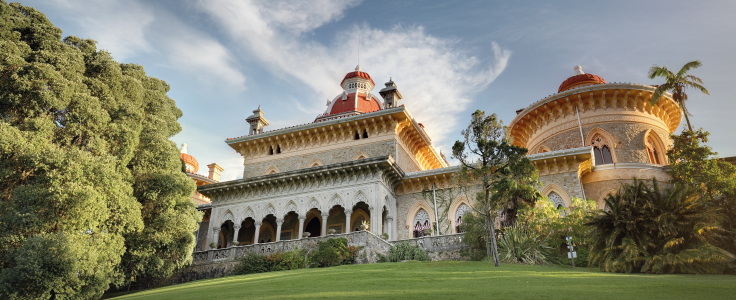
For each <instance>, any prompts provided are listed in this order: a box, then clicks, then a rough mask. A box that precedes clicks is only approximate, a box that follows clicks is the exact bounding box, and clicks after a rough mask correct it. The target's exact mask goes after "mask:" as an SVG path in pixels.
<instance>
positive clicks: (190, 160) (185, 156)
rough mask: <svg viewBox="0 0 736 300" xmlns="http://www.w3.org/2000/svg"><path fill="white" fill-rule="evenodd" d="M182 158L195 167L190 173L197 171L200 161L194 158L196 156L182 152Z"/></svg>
mask: <svg viewBox="0 0 736 300" xmlns="http://www.w3.org/2000/svg"><path fill="white" fill-rule="evenodd" d="M181 160H183V161H184V163H186V164H190V165H192V167H194V171H193V172H190V173H197V170H199V163H198V162H197V160H196V159H194V156H191V155H189V154H186V153H182V154H181Z"/></svg>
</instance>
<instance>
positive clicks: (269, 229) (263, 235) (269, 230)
mask: <svg viewBox="0 0 736 300" xmlns="http://www.w3.org/2000/svg"><path fill="white" fill-rule="evenodd" d="M259 231H260V232H259V233H258V243H269V242H275V241H276V230H274V229H273V226H271V223H269V222H263V224H261V228H260V230H259ZM269 235H270V236H269ZM269 238H270V241H268V240H269Z"/></svg>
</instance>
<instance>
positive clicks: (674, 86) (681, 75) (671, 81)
mask: <svg viewBox="0 0 736 300" xmlns="http://www.w3.org/2000/svg"><path fill="white" fill-rule="evenodd" d="M701 65H702V64H701V63H700V61H697V60H694V61H691V62H689V63H686V64H685V65H684V66H682V68H680V71H678V72H677V74H675V73H673V72H672V71H670V70H669V69H667V67H666V66H658V65H654V66H652V67H651V68H650V69H649V74H648V75H649V78H650V79H654V78H655V77H662V78H664V79H665V80H666V81H665V83H663V84H661V85H659V86H657V89H656V90H654V94H653V95H652V105H654V104H655V103H657V102H658V101H659V100H660V99H662V95H664V93H665V92H670V93H672V98H673V99H674V100H675V102H677V104H678V105H680V108H681V109H682V113H683V115H685V121H686V122H687V128H688V129H689V130H693V127H692V126H691V125H690V118H689V117H688V115H690V113H689V112H688V110H687V107H686V106H685V100H687V93H686V92H685V91H686V90H687V89H688V88H693V89H696V90H698V91H700V92H702V93H703V94H706V95H710V94H709V93H708V90H707V89H705V87H704V86H703V81H702V80H700V78H698V77H695V76H693V75H690V74H688V73H687V72H688V71H690V70H691V69H695V68H698V67H700V66H701Z"/></svg>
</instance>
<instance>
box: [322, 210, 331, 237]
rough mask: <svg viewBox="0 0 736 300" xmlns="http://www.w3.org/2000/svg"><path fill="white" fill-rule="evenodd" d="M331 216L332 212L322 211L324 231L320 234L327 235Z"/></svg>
mask: <svg viewBox="0 0 736 300" xmlns="http://www.w3.org/2000/svg"><path fill="white" fill-rule="evenodd" d="M329 216H330V213H322V233H321V234H320V236H326V235H327V217H329Z"/></svg>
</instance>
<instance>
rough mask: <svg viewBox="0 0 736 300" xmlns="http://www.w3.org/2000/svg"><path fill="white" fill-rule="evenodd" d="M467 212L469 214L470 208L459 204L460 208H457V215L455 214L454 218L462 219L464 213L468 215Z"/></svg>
mask: <svg viewBox="0 0 736 300" xmlns="http://www.w3.org/2000/svg"><path fill="white" fill-rule="evenodd" d="M469 212H470V207H468V206H467V205H465V204H460V207H458V208H457V213H456V214H455V218H457V219H458V220H461V219H462V217H463V216H464V215H465V214H466V213H469Z"/></svg>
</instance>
